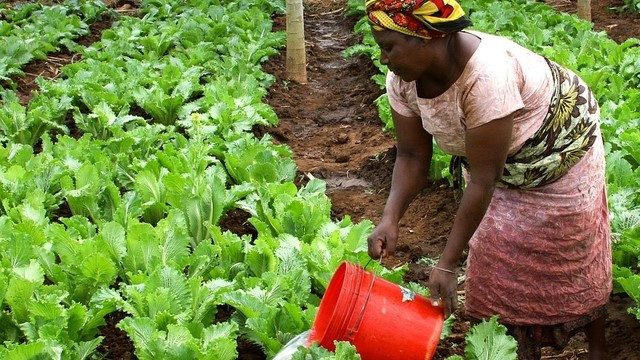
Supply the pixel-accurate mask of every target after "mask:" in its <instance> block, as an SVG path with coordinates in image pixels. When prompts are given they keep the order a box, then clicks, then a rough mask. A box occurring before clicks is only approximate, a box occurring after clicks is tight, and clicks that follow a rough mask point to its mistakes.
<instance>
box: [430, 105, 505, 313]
mask: <svg viewBox="0 0 640 360" xmlns="http://www.w3.org/2000/svg"><path fill="white" fill-rule="evenodd" d="M512 130H513V115H509V116H507V117H504V118H502V119H497V120H494V121H491V122H489V123H487V124H484V125H482V126H479V127H477V128H474V129H470V130H468V131H467V132H466V138H465V146H466V153H467V161H468V162H469V166H470V181H469V183H468V184H467V188H466V189H465V192H464V195H463V196H462V201H461V203H460V206H459V208H458V211H457V213H456V218H455V220H454V222H453V228H452V229H451V234H450V235H449V239H448V240H447V245H446V246H445V249H444V251H443V252H442V255H441V256H440V261H439V262H438V265H437V267H436V268H434V270H433V271H432V272H431V276H430V279H429V284H430V288H431V297H432V299H433V300H434V301H437V300H438V299H439V298H441V299H442V301H443V303H444V304H443V305H444V307H445V313H446V315H447V316H448V315H449V314H450V313H451V311H452V309H454V308H455V307H456V305H457V303H456V288H455V286H456V285H457V284H455V276H452V274H451V273H448V272H446V271H442V270H440V269H438V267H439V268H441V269H449V270H452V269H454V268H455V267H456V266H457V263H458V261H459V260H460V256H461V255H462V251H463V250H464V249H465V248H466V247H467V244H468V243H469V240H470V239H471V236H472V235H473V233H474V232H475V231H476V229H477V228H478V225H479V224H480V221H482V218H483V217H484V214H485V212H486V211H487V208H488V207H489V203H490V202H491V197H492V196H493V191H494V189H495V185H496V183H497V182H498V180H500V178H501V177H502V172H503V169H504V164H505V161H506V159H507V153H508V151H509V144H510V143H511V132H512ZM452 278H453V280H452ZM451 281H453V282H454V283H453V287H452V284H451Z"/></svg>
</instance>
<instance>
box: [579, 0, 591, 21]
mask: <svg viewBox="0 0 640 360" xmlns="http://www.w3.org/2000/svg"><path fill="white" fill-rule="evenodd" d="M578 17H579V18H580V19H585V20H587V21H591V0H578Z"/></svg>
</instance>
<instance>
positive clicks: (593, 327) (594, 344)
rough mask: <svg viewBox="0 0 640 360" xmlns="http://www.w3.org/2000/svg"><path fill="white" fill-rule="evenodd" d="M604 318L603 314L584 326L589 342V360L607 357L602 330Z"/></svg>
mask: <svg viewBox="0 0 640 360" xmlns="http://www.w3.org/2000/svg"><path fill="white" fill-rule="evenodd" d="M606 320H607V315H606V314H605V315H602V316H600V317H599V318H597V319H595V320H593V321H592V322H590V323H588V324H587V325H585V327H584V333H585V334H586V335H587V341H588V342H589V360H607V359H609V355H608V353H607V345H606V341H605V332H604V329H605V325H606Z"/></svg>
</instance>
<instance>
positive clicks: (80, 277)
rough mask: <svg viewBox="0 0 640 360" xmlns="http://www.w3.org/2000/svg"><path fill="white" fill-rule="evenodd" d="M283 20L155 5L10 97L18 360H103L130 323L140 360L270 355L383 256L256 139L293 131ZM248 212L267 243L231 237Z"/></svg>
mask: <svg viewBox="0 0 640 360" xmlns="http://www.w3.org/2000/svg"><path fill="white" fill-rule="evenodd" d="M76 2H77V3H78V4H81V5H82V4H84V3H83V2H82V1H80V0H78V1H76ZM90 3H91V2H87V4H90ZM282 10H283V4H282V3H281V2H273V1H266V0H254V1H219V0H185V1H174V0H147V1H143V2H142V4H141V9H140V17H121V18H120V19H119V20H118V21H117V22H116V23H115V24H114V27H113V28H112V29H109V30H106V31H104V33H103V35H102V39H101V40H100V41H99V42H97V43H95V44H93V45H91V46H90V47H87V48H78V49H79V51H80V52H81V55H82V58H83V60H82V61H80V62H77V63H74V64H71V65H68V66H66V67H64V68H63V69H62V73H63V75H62V76H61V77H60V78H58V79H57V80H55V81H48V80H43V79H39V80H38V85H39V87H40V90H39V91H38V93H36V94H34V96H33V98H32V99H31V101H30V102H29V103H28V104H27V105H22V104H20V102H19V101H18V95H17V94H16V93H15V92H14V91H12V90H9V89H5V90H3V91H2V94H1V97H2V103H1V104H0V124H2V125H1V126H2V128H1V129H0V135H1V138H0V142H1V145H0V200H1V204H0V310H1V311H0V342H1V343H2V345H0V357H1V358H2V359H36V358H37V359H40V358H46V359H94V358H95V359H97V358H101V357H102V356H104V354H100V351H99V349H100V343H101V342H102V341H103V339H104V338H103V336H101V326H103V325H104V324H105V318H106V317H107V316H109V314H112V313H114V312H116V311H118V312H123V313H125V314H126V315H127V316H126V317H125V318H124V320H122V321H120V322H119V324H118V325H117V326H118V327H119V328H120V329H123V330H124V331H125V332H126V333H127V335H128V336H129V337H130V338H131V339H132V341H133V343H134V345H135V355H136V356H137V357H138V358H140V359H217V360H225V359H235V358H237V357H238V356H239V354H238V350H237V342H238V341H239V339H244V340H243V341H245V340H248V341H252V342H254V343H256V344H258V345H260V346H261V347H262V348H263V349H264V352H265V353H266V354H267V355H268V356H269V357H271V356H273V355H274V354H276V353H277V352H278V351H279V350H280V348H281V347H282V346H283V344H286V343H287V342H288V341H289V340H290V339H292V338H293V337H295V336H296V335H298V334H299V333H302V332H303V331H305V330H308V329H309V328H310V326H311V323H312V321H313V319H314V317H315V313H316V311H317V306H318V305H319V302H320V298H319V296H320V295H321V294H322V293H323V292H324V290H325V288H326V286H327V284H328V281H329V280H330V277H331V275H332V274H333V271H334V270H335V269H336V268H337V266H338V265H339V263H340V262H341V261H343V260H350V261H352V262H356V263H361V264H362V263H365V261H366V260H368V256H367V251H366V250H367V248H366V236H367V234H368V233H369V232H370V231H371V227H372V225H371V223H370V222H367V221H365V222H362V223H359V224H353V223H352V222H351V221H350V219H349V218H345V219H343V220H342V221H339V222H336V221H332V220H331V219H330V208H331V203H330V201H329V199H328V198H327V197H326V195H325V193H324V191H325V184H324V183H323V182H322V181H320V180H318V179H312V180H309V181H306V180H304V179H302V182H303V183H304V185H301V186H296V185H295V184H296V183H294V181H301V179H300V178H298V179H296V176H297V172H296V166H295V163H294V161H293V160H292V158H291V153H290V151H289V149H288V148H286V147H284V146H279V145H274V144H273V143H272V142H271V139H270V138H269V136H264V137H262V138H257V137H256V136H254V135H253V133H252V131H251V130H252V128H253V127H254V126H255V125H266V126H273V125H275V124H276V122H277V117H276V115H275V113H274V112H273V110H272V109H271V108H269V107H268V106H267V105H265V104H264V103H263V102H262V101H261V100H262V98H263V97H264V96H265V95H266V90H265V89H266V87H267V86H269V85H270V84H271V83H272V82H273V81H274V79H273V77H272V76H271V75H268V74H265V73H263V72H262V71H261V62H263V61H264V60H265V59H266V58H267V56H269V55H273V54H276V53H277V52H278V50H277V48H279V47H281V46H282V45H283V44H284V35H283V34H282V33H277V32H276V33H274V32H272V29H271V19H270V14H272V13H273V12H274V11H282ZM238 213H246V214H249V215H248V216H249V220H248V222H249V223H250V224H251V225H252V226H253V227H254V228H255V230H256V232H257V235H255V236H251V235H247V234H242V233H239V234H236V233H233V232H231V231H224V230H223V229H222V228H221V227H220V223H221V222H224V221H225V219H229V218H233V216H235V215H237V214H238ZM369 269H373V270H374V271H376V272H377V273H378V274H380V275H381V276H384V277H385V278H387V279H389V280H392V281H395V282H400V281H402V276H403V272H404V271H405V270H406V269H405V268H398V269H394V270H387V269H384V268H383V267H381V266H380V265H378V264H371V265H370V266H369ZM409 286H410V287H411V288H413V289H415V290H420V291H423V289H420V288H419V286H418V285H415V284H411V285H409ZM220 309H233V310H234V311H232V314H231V315H230V316H229V315H228V314H226V311H219V310H220ZM307 355H309V356H313V358H328V359H331V358H342V359H350V358H354V359H355V358H358V356H357V355H356V354H355V351H354V349H353V348H352V347H351V346H350V345H348V344H341V345H340V346H339V347H338V350H337V353H336V354H330V353H328V352H326V351H324V350H322V349H320V348H317V347H314V348H312V349H310V350H305V351H301V352H300V353H299V354H297V355H296V358H305V357H306V356H307Z"/></svg>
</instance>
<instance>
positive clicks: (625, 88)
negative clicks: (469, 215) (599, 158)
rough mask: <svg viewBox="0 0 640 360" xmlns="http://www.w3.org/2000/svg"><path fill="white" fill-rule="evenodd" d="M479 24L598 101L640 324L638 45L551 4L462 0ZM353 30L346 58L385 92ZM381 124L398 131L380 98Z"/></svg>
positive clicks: (618, 248)
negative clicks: (575, 80)
mask: <svg viewBox="0 0 640 360" xmlns="http://www.w3.org/2000/svg"><path fill="white" fill-rule="evenodd" d="M349 5H350V13H351V14H355V15H364V5H363V4H362V2H361V1H353V0H351V1H349ZM462 5H463V7H464V8H465V9H466V11H467V12H468V13H469V14H470V17H471V19H472V21H473V23H474V26H473V27H472V29H475V30H479V31H484V32H487V33H493V34H499V35H503V36H507V37H509V38H511V39H513V40H514V41H516V42H518V43H519V44H521V45H523V46H525V47H527V48H529V49H531V50H533V51H535V52H537V53H539V54H542V55H544V56H546V57H548V58H549V59H552V60H554V61H556V62H558V63H560V64H562V65H565V66H567V67H569V68H571V69H573V70H575V71H576V72H577V73H579V74H580V76H581V77H582V78H583V79H584V80H585V81H586V82H587V83H588V84H589V85H590V87H591V88H592V90H593V91H594V93H595V94H596V96H597V98H598V102H599V104H600V107H601V114H602V132H603V137H604V139H605V144H606V151H607V155H606V158H607V168H606V178H607V184H608V186H607V187H608V192H609V207H610V210H611V229H612V234H613V262H614V285H615V286H614V291H615V292H626V293H627V294H629V296H631V297H632V298H633V299H634V300H635V301H636V303H638V304H639V305H638V306H636V307H633V308H631V309H629V312H630V313H632V314H635V315H636V316H637V317H638V319H640V274H639V273H640V267H639V260H640V146H639V145H640V90H638V89H639V85H640V46H639V45H640V41H639V40H638V39H635V38H632V39H629V40H627V41H625V42H624V43H622V44H617V43H616V42H614V41H613V40H611V39H610V38H608V37H607V35H606V34H605V33H603V32H596V31H593V25H592V24H591V23H589V22H586V21H583V20H580V19H578V18H576V17H575V16H571V15H567V14H562V13H558V12H556V11H555V10H554V9H552V8H551V7H549V6H547V5H545V4H543V3H540V2H532V1H526V0H517V1H509V2H505V1H495V0H477V1H462ZM355 31H356V32H357V33H360V34H363V35H364V36H363V42H362V44H359V45H356V46H354V47H353V48H351V49H349V50H348V51H347V53H346V55H347V56H352V55H354V54H365V55H367V56H369V57H370V58H371V59H372V60H373V62H374V63H375V64H376V66H378V68H379V69H380V70H381V72H382V74H378V75H375V76H374V77H373V79H374V80H375V81H376V82H377V83H378V84H379V85H380V86H381V87H384V85H385V82H384V78H385V75H384V74H386V72H387V71H388V69H387V68H386V67H385V66H384V65H382V64H380V61H379V50H378V48H377V45H376V44H375V41H374V40H373V38H372V36H371V30H370V27H369V25H368V23H367V21H366V19H365V18H363V19H362V20H361V21H360V22H358V24H356V27H355ZM377 102H378V108H379V113H380V116H381V119H382V120H383V122H384V123H385V126H386V129H388V130H392V129H393V124H392V122H391V116H390V108H389V103H388V100H387V99H386V96H385V95H383V96H382V97H380V98H379V99H378V100H377ZM448 161H449V157H447V156H446V155H444V154H443V153H442V152H440V151H437V152H436V156H435V157H434V161H433V165H432V175H433V176H435V177H446V176H447V175H448Z"/></svg>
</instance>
